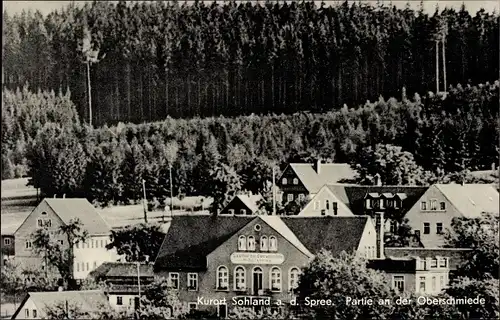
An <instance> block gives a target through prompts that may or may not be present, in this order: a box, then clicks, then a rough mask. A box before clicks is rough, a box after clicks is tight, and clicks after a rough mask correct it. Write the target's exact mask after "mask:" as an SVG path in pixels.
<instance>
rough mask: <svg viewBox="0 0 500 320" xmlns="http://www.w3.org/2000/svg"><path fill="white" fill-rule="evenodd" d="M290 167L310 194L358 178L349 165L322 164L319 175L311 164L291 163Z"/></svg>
mask: <svg viewBox="0 0 500 320" xmlns="http://www.w3.org/2000/svg"><path fill="white" fill-rule="evenodd" d="M290 167H291V168H292V169H293V171H295V174H296V175H297V178H299V180H300V181H301V182H302V184H303V185H304V187H305V188H306V189H307V190H308V191H309V192H310V193H317V192H318V191H319V189H321V187H323V186H324V185H325V184H330V183H340V182H341V181H342V180H350V179H354V178H355V177H356V172H355V171H354V170H353V169H352V168H351V166H350V165H349V164H347V163H321V164H320V171H319V172H320V173H319V174H318V173H317V172H316V170H315V169H314V165H313V164H310V163H291V164H290Z"/></svg>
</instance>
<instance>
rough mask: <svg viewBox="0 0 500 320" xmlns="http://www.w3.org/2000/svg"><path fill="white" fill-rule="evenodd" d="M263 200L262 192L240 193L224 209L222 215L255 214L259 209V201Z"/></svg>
mask: <svg viewBox="0 0 500 320" xmlns="http://www.w3.org/2000/svg"><path fill="white" fill-rule="evenodd" d="M261 200H262V196H261V195H260V194H238V195H236V196H235V197H234V198H233V199H232V200H231V201H230V202H229V203H228V204H227V205H226V207H224V209H222V210H221V212H220V214H222V215H254V214H256V213H257V211H259V201H261Z"/></svg>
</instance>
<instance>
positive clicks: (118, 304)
mask: <svg viewBox="0 0 500 320" xmlns="http://www.w3.org/2000/svg"><path fill="white" fill-rule="evenodd" d="M116 305H117V306H122V305H123V297H121V296H116Z"/></svg>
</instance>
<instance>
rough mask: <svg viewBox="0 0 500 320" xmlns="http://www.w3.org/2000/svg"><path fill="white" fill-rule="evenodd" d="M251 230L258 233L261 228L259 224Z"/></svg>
mask: <svg viewBox="0 0 500 320" xmlns="http://www.w3.org/2000/svg"><path fill="white" fill-rule="evenodd" d="M253 229H254V230H255V231H260V229H262V227H261V226H260V224H256V225H255V227H253Z"/></svg>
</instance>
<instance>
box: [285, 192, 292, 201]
mask: <svg viewBox="0 0 500 320" xmlns="http://www.w3.org/2000/svg"><path fill="white" fill-rule="evenodd" d="M286 199H287V200H288V202H292V201H293V193H289V194H288V195H287V196H286Z"/></svg>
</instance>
